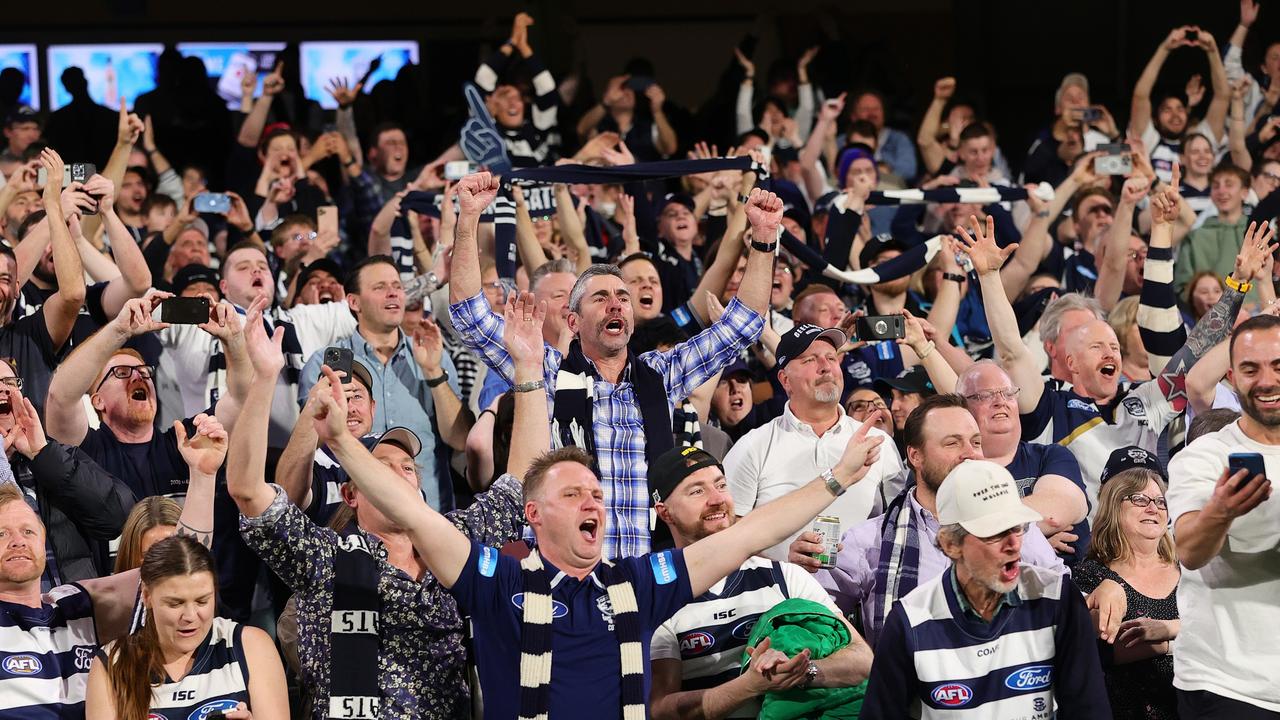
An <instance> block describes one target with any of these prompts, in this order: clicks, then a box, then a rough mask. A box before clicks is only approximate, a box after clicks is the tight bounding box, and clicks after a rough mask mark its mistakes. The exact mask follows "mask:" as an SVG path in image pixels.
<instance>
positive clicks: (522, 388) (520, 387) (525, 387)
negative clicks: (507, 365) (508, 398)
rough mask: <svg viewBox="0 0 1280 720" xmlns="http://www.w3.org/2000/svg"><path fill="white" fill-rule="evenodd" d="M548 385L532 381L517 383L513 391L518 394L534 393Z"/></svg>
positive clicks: (543, 382) (541, 381)
mask: <svg viewBox="0 0 1280 720" xmlns="http://www.w3.org/2000/svg"><path fill="white" fill-rule="evenodd" d="M546 386H547V383H546V382H545V381H543V380H531V381H529V382H523V383H516V384H515V385H514V386H513V387H512V389H513V390H515V391H516V392H518V393H526V392H533V391H534V390H541V389H542V388H544V387H546Z"/></svg>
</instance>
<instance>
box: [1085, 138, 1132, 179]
mask: <svg viewBox="0 0 1280 720" xmlns="http://www.w3.org/2000/svg"><path fill="white" fill-rule="evenodd" d="M1098 149H1099V150H1101V151H1102V152H1103V154H1102V155H1099V156H1098V157H1097V158H1096V159H1095V160H1094V161H1093V171H1094V172H1095V173H1097V174H1099V175H1128V174H1130V173H1132V172H1133V156H1132V155H1131V154H1130V149H1129V146H1128V145H1126V144H1124V143H1108V144H1106V145H1099V146H1098Z"/></svg>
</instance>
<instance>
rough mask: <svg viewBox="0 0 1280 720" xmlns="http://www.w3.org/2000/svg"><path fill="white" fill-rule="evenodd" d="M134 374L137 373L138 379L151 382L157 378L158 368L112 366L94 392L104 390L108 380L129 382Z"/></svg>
mask: <svg viewBox="0 0 1280 720" xmlns="http://www.w3.org/2000/svg"><path fill="white" fill-rule="evenodd" d="M134 372H137V373H138V377H140V378H142V379H143V380H150V379H151V378H153V377H155V374H156V368H155V366H154V365H112V366H111V367H109V368H107V374H106V375H103V376H102V382H100V383H98V387H97V388H95V389H94V392H97V391H98V390H101V389H102V386H103V385H104V384H106V382H107V378H115V379H117V380H126V381H127V380H128V379H129V378H130V377H132V376H133V373H134Z"/></svg>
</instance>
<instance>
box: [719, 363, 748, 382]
mask: <svg viewBox="0 0 1280 720" xmlns="http://www.w3.org/2000/svg"><path fill="white" fill-rule="evenodd" d="M739 374H741V375H748V376H749V375H751V368H749V367H747V364H746V363H745V362H743V361H742V358H734V361H733V362H731V363H729V364H728V365H726V366H725V368H724V370H721V371H720V377H722V378H727V377H729V376H731V375H739Z"/></svg>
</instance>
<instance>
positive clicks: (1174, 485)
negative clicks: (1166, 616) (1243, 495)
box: [1166, 420, 1280, 712]
mask: <svg viewBox="0 0 1280 720" xmlns="http://www.w3.org/2000/svg"><path fill="white" fill-rule="evenodd" d="M1236 452H1240V453H1244V452H1256V453H1260V454H1261V455H1262V458H1263V462H1264V464H1265V466H1266V469H1267V477H1269V478H1280V445H1263V444H1261V443H1258V442H1255V441H1254V440H1251V439H1249V438H1248V437H1247V436H1245V434H1244V433H1243V432H1241V430H1240V421H1238V420H1237V421H1236V422H1233V423H1231V424H1230V425H1228V426H1226V427H1224V428H1223V429H1221V430H1219V431H1218V432H1216V433H1209V434H1207V435H1204V436H1202V437H1200V438H1197V439H1196V441H1195V442H1193V443H1191V444H1190V445H1188V446H1187V447H1186V448H1184V449H1183V450H1182V451H1181V452H1179V453H1178V454H1177V455H1175V456H1173V459H1172V460H1170V461H1169V478H1170V483H1169V491H1168V493H1167V496H1166V497H1167V499H1168V501H1169V519H1170V520H1171V521H1173V522H1175V523H1176V522H1177V519H1178V517H1179V516H1181V515H1183V514H1184V513H1188V512H1193V511H1197V510H1201V509H1203V508H1204V506H1205V505H1206V504H1207V503H1208V501H1209V497H1210V496H1211V495H1213V488H1214V486H1215V485H1216V484H1217V482H1218V478H1220V477H1222V471H1223V470H1224V469H1226V467H1227V455H1228V454H1230V453H1236ZM1278 598H1280V498H1275V497H1273V498H1271V499H1269V500H1264V501H1262V504H1261V505H1259V506H1258V507H1256V508H1254V509H1253V510H1251V511H1249V513H1248V514H1246V515H1243V516H1241V517H1238V518H1236V519H1235V520H1233V521H1232V523H1231V529H1230V530H1228V531H1227V540H1226V542H1225V543H1224V544H1223V547H1222V552H1220V553H1218V556H1217V557H1215V558H1214V559H1213V560H1210V561H1209V564H1207V565H1205V566H1204V567H1202V568H1200V569H1199V570H1188V569H1187V568H1185V567H1184V568H1183V569H1182V579H1181V580H1180V581H1179V582H1178V615H1179V617H1180V618H1181V620H1182V630H1181V631H1180V632H1179V634H1178V638H1177V640H1175V641H1174V646H1173V684H1174V687H1177V688H1179V689H1182V690H1207V691H1209V692H1211V693H1214V694H1215V695H1221V696H1223V697H1228V698H1231V699H1233V700H1239V701H1240V702H1244V703H1248V704H1250V705H1254V706H1257V707H1260V708H1263V709H1265V710H1270V711H1271V712H1280V644H1277V643H1276V634H1275V630H1274V629H1275V628H1277V627H1280V602H1277V599H1278Z"/></svg>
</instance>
